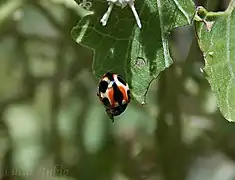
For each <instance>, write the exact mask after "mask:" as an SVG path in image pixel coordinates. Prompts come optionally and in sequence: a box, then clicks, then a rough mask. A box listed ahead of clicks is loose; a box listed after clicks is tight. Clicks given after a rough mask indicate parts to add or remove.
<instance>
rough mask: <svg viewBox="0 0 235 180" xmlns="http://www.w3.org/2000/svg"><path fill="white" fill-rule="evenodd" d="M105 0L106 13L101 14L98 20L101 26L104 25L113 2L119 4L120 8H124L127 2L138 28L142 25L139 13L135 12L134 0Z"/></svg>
mask: <svg viewBox="0 0 235 180" xmlns="http://www.w3.org/2000/svg"><path fill="white" fill-rule="evenodd" d="M107 1H108V4H109V7H108V10H107V11H106V13H105V14H104V15H103V17H102V18H101V20H100V22H101V23H102V25H103V26H106V24H107V22H108V19H109V16H110V14H111V11H112V9H113V6H114V4H116V5H118V6H121V8H124V7H125V6H126V5H127V4H128V5H129V6H130V8H131V10H132V12H133V14H134V17H135V20H136V23H137V25H138V27H139V28H141V27H142V25H141V21H140V18H139V15H138V13H137V12H136V9H135V6H134V0H107Z"/></svg>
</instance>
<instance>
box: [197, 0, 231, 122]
mask: <svg viewBox="0 0 235 180" xmlns="http://www.w3.org/2000/svg"><path fill="white" fill-rule="evenodd" d="M234 6H235V3H234V0H232V1H231V3H230V6H229V7H228V9H227V10H226V11H225V12H218V13H215V12H206V10H205V9H204V8H202V7H201V8H199V10H198V13H197V16H198V17H199V18H197V19H196V21H195V25H196V26H195V27H196V32H197V37H198V42H199V46H200V49H201V50H202V52H203V56H204V59H205V68H204V71H205V72H206V74H207V79H208V81H209V83H210V86H211V88H212V91H213V93H214V94H215V96H216V97H217V101H218V106H219V108H220V111H221V112H222V114H223V116H224V117H225V118H226V119H227V120H229V121H235V11H234ZM202 12H204V13H205V16H204V17H201V19H200V15H201V14H203V13H202ZM209 22H213V25H212V27H211V29H210V31H208V29H207V28H206V27H205V24H206V23H209Z"/></svg>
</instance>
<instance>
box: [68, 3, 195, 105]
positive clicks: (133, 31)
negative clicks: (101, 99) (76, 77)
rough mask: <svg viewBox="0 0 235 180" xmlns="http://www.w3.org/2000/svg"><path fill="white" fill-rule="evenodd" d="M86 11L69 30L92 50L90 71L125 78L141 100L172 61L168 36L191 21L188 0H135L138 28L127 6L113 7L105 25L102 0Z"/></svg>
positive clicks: (192, 6)
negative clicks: (108, 73)
mask: <svg viewBox="0 0 235 180" xmlns="http://www.w3.org/2000/svg"><path fill="white" fill-rule="evenodd" d="M92 3H93V4H92V7H91V9H90V10H91V11H93V12H94V14H90V15H88V16H85V17H83V18H82V20H81V21H80V22H79V23H78V24H77V26H76V27H74V28H73V29H72V37H73V38H74V40H75V41H76V42H77V43H80V44H81V45H83V46H86V47H89V48H91V49H92V50H94V57H93V71H94V75H95V76H96V77H97V78H99V77H100V76H101V75H102V74H104V73H105V72H107V71H108V70H111V71H114V72H117V73H119V74H121V75H122V76H124V78H125V79H126V80H127V81H128V83H129V85H130V87H131V90H132V94H133V96H134V98H135V99H136V100H137V101H139V102H140V103H142V104H144V103H145V95H146V93H147V90H148V87H149V85H150V83H151V81H152V80H153V79H154V78H156V77H157V76H158V75H159V73H160V72H161V71H163V70H164V69H165V68H167V67H169V66H170V65H171V64H172V59H171V57H170V53H169V48H168V40H167V38H168V35H169V34H170V31H171V30H172V29H174V28H176V27H180V26H184V25H187V24H190V23H191V19H192V18H193V13H194V11H195V8H194V5H193V2H192V1H191V0H157V1H156V0H137V1H135V8H136V11H137V13H138V14H139V17H140V20H141V23H142V28H141V29H139V28H138V26H137V24H136V21H135V18H134V15H133V14H132V11H131V9H130V7H129V6H126V7H125V8H123V9H122V8H121V7H119V6H114V8H113V10H112V12H111V15H110V17H109V20H108V22H107V25H106V26H102V25H101V23H100V19H101V18H102V16H103V15H104V13H105V12H106V11H107V9H108V3H107V2H106V1H104V0H99V1H92Z"/></svg>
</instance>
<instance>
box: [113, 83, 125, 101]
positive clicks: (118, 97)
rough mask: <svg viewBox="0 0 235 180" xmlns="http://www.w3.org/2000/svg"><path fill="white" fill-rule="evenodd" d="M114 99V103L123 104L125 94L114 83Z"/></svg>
mask: <svg viewBox="0 0 235 180" xmlns="http://www.w3.org/2000/svg"><path fill="white" fill-rule="evenodd" d="M113 99H114V101H116V102H118V104H119V105H121V104H122V100H123V94H122V92H121V91H120V90H119V88H118V86H117V84H116V83H113Z"/></svg>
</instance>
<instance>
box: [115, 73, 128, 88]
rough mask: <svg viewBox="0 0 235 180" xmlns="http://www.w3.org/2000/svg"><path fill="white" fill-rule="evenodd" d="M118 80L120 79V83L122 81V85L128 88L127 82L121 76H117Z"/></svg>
mask: <svg viewBox="0 0 235 180" xmlns="http://www.w3.org/2000/svg"><path fill="white" fill-rule="evenodd" d="M117 79H118V81H120V83H122V84H123V85H125V86H126V82H125V81H124V79H123V78H122V77H121V76H120V75H118V76H117Z"/></svg>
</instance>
